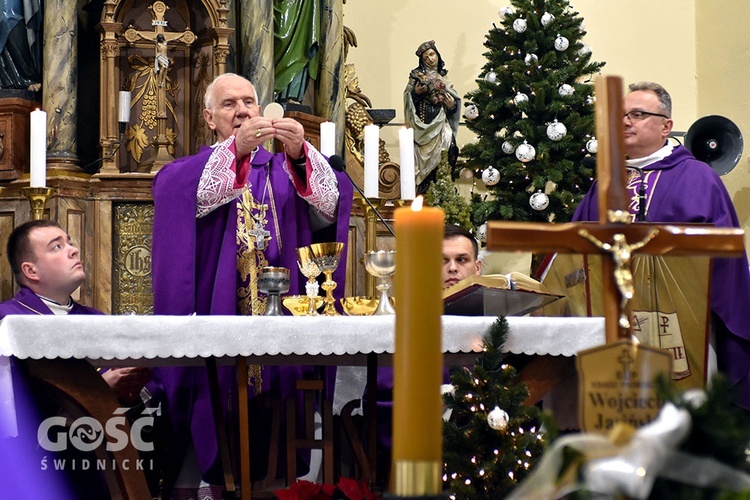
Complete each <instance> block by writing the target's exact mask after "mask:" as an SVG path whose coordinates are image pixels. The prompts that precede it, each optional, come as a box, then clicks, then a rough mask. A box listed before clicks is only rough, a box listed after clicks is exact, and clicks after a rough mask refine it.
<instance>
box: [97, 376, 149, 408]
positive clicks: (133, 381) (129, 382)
mask: <svg viewBox="0 0 750 500" xmlns="http://www.w3.org/2000/svg"><path fill="white" fill-rule="evenodd" d="M102 378H103V379H104V381H105V382H106V383H107V385H109V388H110V389H112V392H114V393H115V396H117V399H119V400H120V401H122V402H123V403H132V402H134V401H135V400H136V399H137V398H138V396H139V395H140V393H141V389H143V386H145V385H146V384H147V383H148V382H149V381H150V380H151V370H150V369H149V368H145V367H128V368H112V369H111V370H107V371H106V372H104V373H102Z"/></svg>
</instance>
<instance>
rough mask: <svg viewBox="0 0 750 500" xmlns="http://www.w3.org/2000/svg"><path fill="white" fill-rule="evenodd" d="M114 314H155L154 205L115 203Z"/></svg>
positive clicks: (113, 251)
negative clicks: (152, 251)
mask: <svg viewBox="0 0 750 500" xmlns="http://www.w3.org/2000/svg"><path fill="white" fill-rule="evenodd" d="M113 215H114V227H113V235H112V255H113V262H112V282H113V283H112V314H129V313H130V314H153V312H154V300H153V288H152V286H151V232H152V229H153V225H154V206H153V205H151V204H146V203H122V204H116V205H114V213H113Z"/></svg>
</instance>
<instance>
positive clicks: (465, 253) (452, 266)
mask: <svg viewBox="0 0 750 500" xmlns="http://www.w3.org/2000/svg"><path fill="white" fill-rule="evenodd" d="M481 270H482V263H481V262H480V261H478V260H477V256H476V254H475V253H474V245H473V244H472V242H471V241H469V239H468V238H466V237H464V236H457V237H455V238H448V239H445V240H443V288H448V287H449V286H451V285H455V284H456V283H458V282H459V281H461V280H463V279H466V278H468V277H469V276H473V275H475V274H480V272H481Z"/></svg>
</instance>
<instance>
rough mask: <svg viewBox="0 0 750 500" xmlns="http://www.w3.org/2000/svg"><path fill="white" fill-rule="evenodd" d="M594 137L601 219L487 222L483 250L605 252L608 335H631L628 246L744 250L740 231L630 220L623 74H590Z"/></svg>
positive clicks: (719, 252)
mask: <svg viewBox="0 0 750 500" xmlns="http://www.w3.org/2000/svg"><path fill="white" fill-rule="evenodd" d="M596 101H597V104H596V122H597V133H596V135H597V137H598V138H599V153H598V155H597V156H598V159H597V176H598V180H599V192H598V195H599V207H600V208H599V223H598V224H597V223H565V224H547V223H524V222H497V221H493V222H490V223H488V224H487V226H488V227H487V249H488V250H493V251H494V250H505V251H508V250H517V251H535V252H551V253H552V252H560V253H581V254H592V253H598V254H605V255H606V254H609V255H610V256H611V257H612V258H611V259H606V258H603V259H602V283H603V291H602V293H603V303H604V317H605V331H606V339H607V342H608V343H609V342H614V341H616V340H618V339H622V338H631V333H632V327H631V325H630V321H629V317H630V298H632V293H633V290H634V288H633V282H632V280H633V276H632V271H631V268H630V260H631V257H632V255H633V254H635V253H643V254H650V255H683V256H684V255H703V256H720V257H738V256H741V255H742V253H743V252H744V240H743V235H744V231H742V230H741V229H727V228H696V227H684V226H678V225H660V224H645V223H630V222H629V220H630V218H629V216H628V215H629V214H628V194H627V189H626V171H625V143H624V131H623V108H622V79H621V78H618V77H612V76H609V77H603V76H602V77H599V78H598V79H597V82H596Z"/></svg>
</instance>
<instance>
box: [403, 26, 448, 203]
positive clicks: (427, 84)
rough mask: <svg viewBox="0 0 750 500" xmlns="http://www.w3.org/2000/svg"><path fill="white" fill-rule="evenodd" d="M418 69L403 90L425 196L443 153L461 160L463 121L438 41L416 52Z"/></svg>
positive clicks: (418, 177) (419, 185)
mask: <svg viewBox="0 0 750 500" xmlns="http://www.w3.org/2000/svg"><path fill="white" fill-rule="evenodd" d="M416 54H417V57H418V58H419V66H417V67H416V68H414V69H413V70H412V71H411V73H409V83H408V84H407V85H406V89H405V90H404V117H405V121H406V124H407V125H408V126H409V127H411V128H413V129H414V142H415V148H414V156H415V158H414V166H415V175H416V182H417V193H425V192H426V191H427V188H428V187H429V186H430V183H432V182H433V181H434V180H435V176H436V173H437V164H438V162H440V153H441V152H442V151H443V150H446V149H447V150H448V162H449V163H450V164H451V166H455V164H456V160H457V159H458V147H457V146H456V135H457V134H458V122H459V120H460V119H461V116H460V113H459V112H458V110H459V109H460V108H461V98H460V97H459V96H458V93H457V92H456V90H455V89H454V88H453V84H452V83H451V82H450V80H448V79H447V78H446V77H445V75H446V74H447V73H448V71H447V70H446V69H445V62H444V61H443V58H442V57H441V56H440V52H438V50H437V47H436V46H435V41H434V40H430V41H428V42H424V43H423V44H421V45H420V46H419V48H417V52H416Z"/></svg>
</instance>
